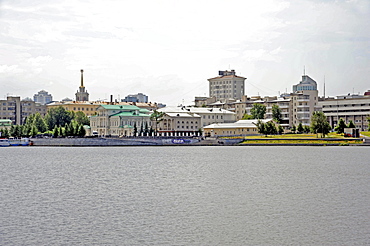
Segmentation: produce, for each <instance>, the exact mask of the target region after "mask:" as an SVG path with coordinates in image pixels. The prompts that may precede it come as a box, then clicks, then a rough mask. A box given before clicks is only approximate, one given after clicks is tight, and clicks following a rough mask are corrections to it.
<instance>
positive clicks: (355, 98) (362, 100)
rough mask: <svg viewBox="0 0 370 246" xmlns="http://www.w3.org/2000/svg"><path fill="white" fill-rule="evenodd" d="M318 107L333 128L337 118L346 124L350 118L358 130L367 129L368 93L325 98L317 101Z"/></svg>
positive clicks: (369, 98) (369, 107) (369, 112)
mask: <svg viewBox="0 0 370 246" xmlns="http://www.w3.org/2000/svg"><path fill="white" fill-rule="evenodd" d="M318 104H319V107H320V108H321V110H322V112H324V114H325V115H326V117H327V118H328V121H329V123H330V125H331V126H332V127H333V128H334V127H335V126H336V125H337V123H338V120H339V119H343V120H344V122H345V123H346V124H348V123H349V121H350V120H352V122H353V123H354V124H355V125H356V128H357V129H359V130H360V131H369V128H368V124H369V122H368V120H367V117H369V116H370V95H366V93H365V96H361V95H347V96H338V97H336V98H325V99H321V100H320V101H319V102H318Z"/></svg>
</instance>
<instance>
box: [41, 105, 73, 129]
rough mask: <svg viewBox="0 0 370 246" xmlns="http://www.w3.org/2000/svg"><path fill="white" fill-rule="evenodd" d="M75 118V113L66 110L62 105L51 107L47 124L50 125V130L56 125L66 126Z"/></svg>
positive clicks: (47, 116) (47, 115) (46, 118)
mask: <svg viewBox="0 0 370 246" xmlns="http://www.w3.org/2000/svg"><path fill="white" fill-rule="evenodd" d="M72 119H73V113H72V112H71V111H68V110H66V109H65V108H63V107H62V106H59V107H57V108H51V109H49V111H48V113H47V114H46V116H45V121H46V124H47V125H48V128H49V130H52V129H54V128H55V126H63V127H64V126H65V125H66V124H69V123H70V122H71V121H72Z"/></svg>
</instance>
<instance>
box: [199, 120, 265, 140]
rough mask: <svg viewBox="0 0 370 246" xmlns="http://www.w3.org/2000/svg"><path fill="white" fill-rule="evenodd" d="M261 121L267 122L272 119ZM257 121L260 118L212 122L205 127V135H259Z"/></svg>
mask: <svg viewBox="0 0 370 246" xmlns="http://www.w3.org/2000/svg"><path fill="white" fill-rule="evenodd" d="M261 121H262V122H263V123H267V122H268V121H271V120H261ZM257 122H258V120H239V121H237V122H235V123H223V124H219V123H217V124H211V125H209V126H205V127H204V135H205V136H207V137H222V136H228V137H230V136H251V135H259V133H258V129H257V126H256V124H257Z"/></svg>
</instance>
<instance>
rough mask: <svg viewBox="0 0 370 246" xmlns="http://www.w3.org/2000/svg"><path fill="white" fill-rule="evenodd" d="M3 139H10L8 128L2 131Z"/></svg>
mask: <svg viewBox="0 0 370 246" xmlns="http://www.w3.org/2000/svg"><path fill="white" fill-rule="evenodd" d="M1 137H2V138H9V137H10V134H9V130H8V128H4V129H1Z"/></svg>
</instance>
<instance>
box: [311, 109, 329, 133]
mask: <svg viewBox="0 0 370 246" xmlns="http://www.w3.org/2000/svg"><path fill="white" fill-rule="evenodd" d="M311 129H312V132H313V133H315V134H318V133H321V137H322V138H324V137H325V135H327V134H328V133H329V132H330V130H331V127H330V124H329V122H328V120H327V119H326V116H325V114H324V113H323V112H321V111H315V112H313V114H312V116H311Z"/></svg>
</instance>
